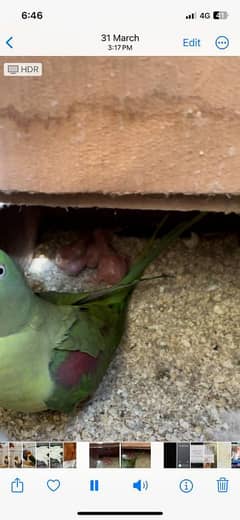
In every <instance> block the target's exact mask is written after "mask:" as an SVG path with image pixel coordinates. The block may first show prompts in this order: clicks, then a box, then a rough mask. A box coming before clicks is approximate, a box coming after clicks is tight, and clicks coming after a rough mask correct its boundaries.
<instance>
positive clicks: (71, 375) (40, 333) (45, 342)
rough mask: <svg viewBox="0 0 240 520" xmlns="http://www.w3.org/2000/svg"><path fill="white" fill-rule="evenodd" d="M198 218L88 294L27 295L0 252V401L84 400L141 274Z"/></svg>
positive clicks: (51, 405)
mask: <svg viewBox="0 0 240 520" xmlns="http://www.w3.org/2000/svg"><path fill="white" fill-rule="evenodd" d="M200 218H202V214H199V215H197V216H196V217H195V218H193V219H192V220H190V221H188V222H184V223H181V224H179V225H177V226H176V227H175V228H174V229H173V230H171V231H170V232H168V233H167V234H165V235H163V236H162V237H161V238H160V239H156V233H155V235H154V237H153V238H152V239H151V240H150V241H149V243H148V244H147V246H146V247H145V249H144V251H143V252H142V253H141V255H140V257H139V258H138V259H137V260H136V261H135V263H134V264H133V265H132V267H131V268H130V271H129V272H128V274H127V275H126V276H125V277H124V278H123V279H122V281H121V282H120V283H118V284H116V285H114V286H113V287H111V288H107V289H105V290H97V291H93V292H86V293H57V292H49V293H41V294H34V293H33V291H32V290H31V288H30V287H29V286H28V284H27V282H26V280H25V278H24V275H23V273H22V272H21V270H20V268H19V267H18V266H17V265H16V264H15V263H14V261H13V260H12V259H11V258H10V257H9V256H8V255H7V254H6V253H5V252H4V251H0V406H1V407H3V408H8V409H12V410H17V411H22V412H40V411H42V410H48V409H50V410H59V411H62V412H71V411H72V410H74V408H75V407H76V405H78V404H79V403H81V402H83V401H85V400H86V399H88V398H89V397H90V396H91V395H92V394H93V392H94V391H95V389H96V388H97V386H98V384H99V383H100V381H101V379H102V378H103V376H104V373H105V372H106V369H107V367H108V365H109V363H110V361H111V360H112V358H113V355H114V352H115V350H116V348H117V346H118V345H119V342H120V340H121V337H122V334H123V331H124V324H125V318H126V312H127V302H128V299H129V296H130V294H131V292H132V291H133V289H134V287H135V285H136V283H137V282H138V281H139V280H141V276H142V273H143V271H144V270H145V268H146V267H147V266H148V265H149V263H150V262H152V261H153V260H154V259H155V258H156V257H157V256H158V255H159V254H160V252H161V251H162V250H163V249H165V248H166V247H167V246H168V245H169V244H170V243H171V242H173V241H174V240H175V239H176V238H177V237H178V236H179V235H180V234H181V233H182V232H183V231H185V230H186V229H188V228H189V227H191V226H192V224H194V223H195V222H196V221H198V220H199V219H200ZM164 222H165V218H164V220H163V221H162V222H161V223H160V225H159V227H158V230H157V232H158V231H159V228H160V227H162V225H163V223H164Z"/></svg>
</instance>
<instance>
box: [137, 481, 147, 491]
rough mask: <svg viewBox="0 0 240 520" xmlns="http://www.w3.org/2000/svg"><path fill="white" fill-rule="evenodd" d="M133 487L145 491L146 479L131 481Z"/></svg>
mask: <svg viewBox="0 0 240 520" xmlns="http://www.w3.org/2000/svg"><path fill="white" fill-rule="evenodd" d="M133 489H137V490H138V491H147V489H148V481H147V480H137V481H136V482H133Z"/></svg>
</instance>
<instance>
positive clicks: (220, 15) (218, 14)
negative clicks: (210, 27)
mask: <svg viewBox="0 0 240 520" xmlns="http://www.w3.org/2000/svg"><path fill="white" fill-rule="evenodd" d="M228 16H229V15H228V12H227V11H213V19H214V20H226V19H227V17H228Z"/></svg>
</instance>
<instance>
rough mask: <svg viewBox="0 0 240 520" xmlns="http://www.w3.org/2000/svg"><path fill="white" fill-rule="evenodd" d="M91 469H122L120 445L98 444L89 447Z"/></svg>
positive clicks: (110, 443) (113, 443)
mask: <svg viewBox="0 0 240 520" xmlns="http://www.w3.org/2000/svg"><path fill="white" fill-rule="evenodd" d="M89 458H90V460H89V463H90V464H89V465H90V468H120V444H119V443H118V442H109V443H104V442H98V443H91V444H90V445H89Z"/></svg>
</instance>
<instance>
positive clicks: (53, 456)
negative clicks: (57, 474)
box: [49, 442, 63, 468]
mask: <svg viewBox="0 0 240 520" xmlns="http://www.w3.org/2000/svg"><path fill="white" fill-rule="evenodd" d="M49 461H50V464H49V467H50V468H62V467H63V442H50V445H49Z"/></svg>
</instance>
